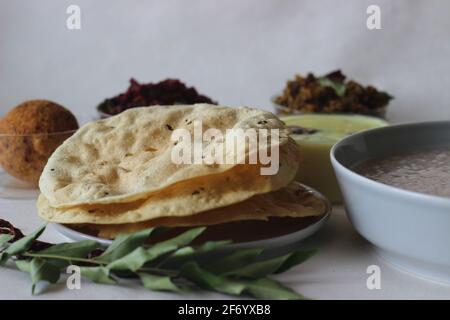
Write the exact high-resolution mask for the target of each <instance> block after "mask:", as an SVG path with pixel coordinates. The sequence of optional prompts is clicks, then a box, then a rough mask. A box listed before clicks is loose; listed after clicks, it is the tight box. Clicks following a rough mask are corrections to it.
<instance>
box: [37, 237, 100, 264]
mask: <svg viewBox="0 0 450 320" xmlns="http://www.w3.org/2000/svg"><path fill="white" fill-rule="evenodd" d="M99 247H100V243H98V242H97V241H93V240H84V241H80V242H72V243H60V244H55V245H53V246H51V247H48V248H46V249H44V250H40V251H39V252H38V253H35V254H34V256H40V257H41V258H42V257H47V259H49V261H51V262H52V263H53V264H54V265H57V266H59V267H60V268H62V267H65V266H67V265H69V264H71V263H72V261H71V258H84V257H86V256H87V255H88V254H89V252H92V251H93V250H95V249H97V248H99ZM52 256H55V259H52V258H51V257H52Z"/></svg>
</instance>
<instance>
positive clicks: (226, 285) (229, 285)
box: [180, 262, 246, 295]
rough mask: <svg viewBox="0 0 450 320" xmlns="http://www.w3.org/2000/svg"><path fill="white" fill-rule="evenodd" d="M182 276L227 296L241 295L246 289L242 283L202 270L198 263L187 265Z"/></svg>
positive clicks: (182, 270)
mask: <svg viewBox="0 0 450 320" xmlns="http://www.w3.org/2000/svg"><path fill="white" fill-rule="evenodd" d="M180 275H181V276H182V277H184V278H186V279H187V280H190V281H192V282H193V283H195V284H196V285H197V286H199V287H200V288H202V289H207V290H214V291H217V292H221V293H226V294H232V295H240V294H242V292H243V291H244V290H245V288H246V286H245V285H244V284H242V283H239V282H236V281H233V280H229V279H227V278H226V277H222V276H219V275H215V274H214V273H211V272H208V271H206V270H205V269H202V268H201V267H200V266H199V265H198V264H197V263H196V262H188V263H186V264H185V265H184V266H183V267H182V268H181V272H180Z"/></svg>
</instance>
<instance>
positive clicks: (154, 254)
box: [107, 228, 205, 271]
mask: <svg viewBox="0 0 450 320" xmlns="http://www.w3.org/2000/svg"><path fill="white" fill-rule="evenodd" d="M204 230H205V228H194V229H191V230H188V231H186V232H184V233H182V234H180V235H178V236H176V237H174V238H172V239H169V240H166V241H162V242H160V243H157V244H155V245H153V246H151V247H150V248H148V249H145V248H143V247H139V248H136V249H135V250H134V251H132V252H131V253H129V254H127V255H126V256H124V257H122V258H120V259H118V260H115V261H113V262H111V263H110V264H109V265H108V266H107V268H108V269H110V270H131V271H136V270H138V269H139V268H141V267H142V266H143V265H144V264H145V263H147V262H149V261H152V260H154V259H156V258H158V257H160V256H162V255H163V254H166V253H168V252H171V251H175V250H177V249H178V248H179V247H181V246H185V245H188V244H189V243H191V242H192V240H194V239H195V238H196V237H198V236H199V235H200V234H201V233H202V232H203V231H204Z"/></svg>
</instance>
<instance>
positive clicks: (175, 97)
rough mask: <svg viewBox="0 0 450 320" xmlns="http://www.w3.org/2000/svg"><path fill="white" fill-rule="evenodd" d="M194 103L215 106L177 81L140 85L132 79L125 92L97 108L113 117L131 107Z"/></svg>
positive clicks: (208, 99)
mask: <svg viewBox="0 0 450 320" xmlns="http://www.w3.org/2000/svg"><path fill="white" fill-rule="evenodd" d="M194 103H211V104H217V102H215V101H213V100H212V99H211V98H209V97H207V96H205V95H201V94H199V93H198V92H197V90H196V89H195V88H194V87H187V86H186V85H185V84H184V83H183V82H181V81H180V80H178V79H166V80H164V81H161V82H158V83H147V84H140V83H138V82H137V81H136V80H135V79H133V78H132V79H130V86H129V87H128V90H127V91H126V92H124V93H121V94H119V95H117V96H115V97H112V98H108V99H105V100H104V101H103V102H102V103H100V105H99V106H98V107H97V108H98V110H99V111H101V112H103V113H106V114H109V115H115V114H118V113H121V112H122V111H124V110H126V109H129V108H133V107H140V106H151V105H174V104H194Z"/></svg>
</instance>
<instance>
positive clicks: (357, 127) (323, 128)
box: [281, 114, 388, 203]
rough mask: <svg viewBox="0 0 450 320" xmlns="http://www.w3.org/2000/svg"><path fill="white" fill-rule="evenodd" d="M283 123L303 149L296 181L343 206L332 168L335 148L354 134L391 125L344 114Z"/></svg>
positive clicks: (293, 118)
mask: <svg viewBox="0 0 450 320" xmlns="http://www.w3.org/2000/svg"><path fill="white" fill-rule="evenodd" d="M281 120H283V121H284V122H285V123H286V125H287V126H289V127H291V130H292V132H293V134H292V137H293V138H294V140H295V141H296V142H297V143H298V144H299V146H300V166H299V170H298V172H297V176H296V179H297V180H298V181H300V182H302V183H304V184H306V185H309V186H311V187H313V188H314V189H316V190H318V191H320V192H321V193H323V194H324V195H325V196H326V197H327V198H328V199H329V200H330V201H331V202H333V203H340V202H342V197H341V192H340V191H339V187H338V184H337V181H336V177H335V175H334V171H333V168H332V166H331V161H330V149H331V147H332V146H333V145H334V144H335V143H336V142H338V141H339V140H340V139H342V138H344V137H346V136H348V135H351V134H352V133H356V132H360V131H363V130H367V129H372V128H377V127H382V126H386V125H388V123H387V122H386V121H384V120H382V119H379V118H375V117H369V116H360V115H340V114H302V115H292V116H285V117H281ZM302 129H304V130H302Z"/></svg>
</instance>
